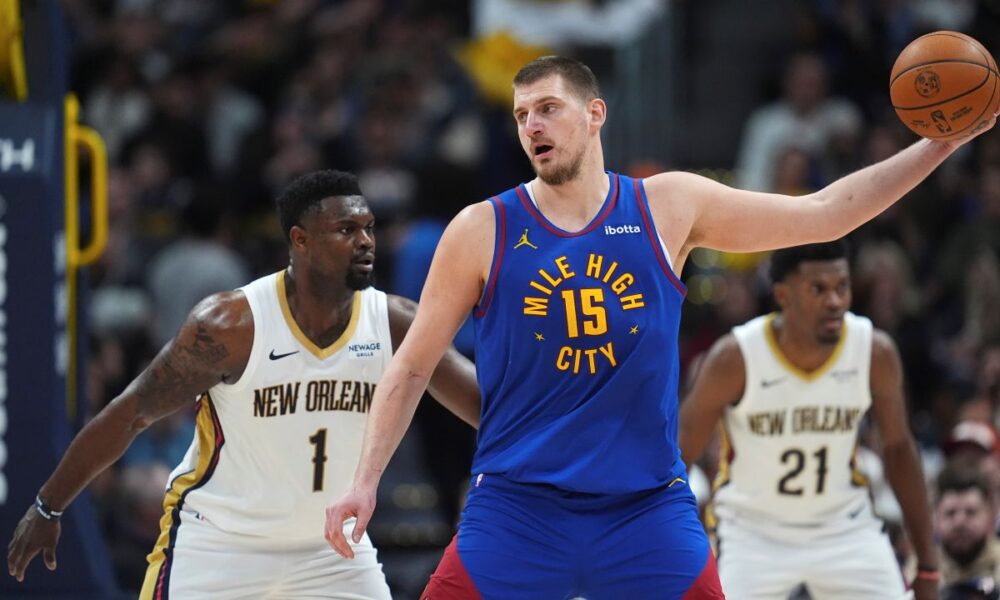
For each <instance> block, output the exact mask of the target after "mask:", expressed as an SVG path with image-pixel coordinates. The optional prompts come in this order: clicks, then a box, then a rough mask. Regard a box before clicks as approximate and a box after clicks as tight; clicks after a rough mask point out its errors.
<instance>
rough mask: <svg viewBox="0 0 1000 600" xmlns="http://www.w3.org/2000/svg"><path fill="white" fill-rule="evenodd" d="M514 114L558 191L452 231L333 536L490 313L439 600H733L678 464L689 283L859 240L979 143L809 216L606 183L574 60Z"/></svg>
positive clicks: (764, 203)
mask: <svg viewBox="0 0 1000 600" xmlns="http://www.w3.org/2000/svg"><path fill="white" fill-rule="evenodd" d="M513 113H514V119H515V121H516V123H517V130H518V134H519V137H520V141H521V146H522V148H523V149H524V151H525V153H526V154H527V155H528V158H529V160H530V161H531V164H532V166H533V167H534V169H535V172H536V173H537V175H538V176H537V177H536V178H535V179H533V180H532V181H530V182H528V183H526V184H523V185H518V186H517V187H516V188H513V189H511V190H508V191H506V192H504V193H502V194H500V195H498V196H496V197H494V198H492V199H490V200H488V201H486V202H481V203H478V204H474V205H471V206H469V207H467V208H465V209H464V210H463V211H462V212H461V213H460V214H459V215H458V216H457V217H455V219H454V220H453V221H452V222H451V224H450V225H449V226H448V228H447V230H446V231H445V233H444V236H443V237H442V239H441V242H440V244H439V245H438V248H437V253H436V256H435V258H434V261H433V264H432V266H431V270H430V273H429V275H428V278H427V282H426V284H425V286H424V291H423V295H422V298H421V302H420V308H419V309H418V312H417V317H416V319H415V320H414V324H413V329H411V333H410V335H408V336H407V337H406V339H405V340H404V341H403V344H402V346H400V349H399V352H398V353H397V354H396V355H395V356H394V357H393V360H392V364H391V365H390V366H389V368H388V370H387V371H386V375H385V379H384V380H383V382H382V384H381V385H379V388H378V391H377V392H376V396H377V398H376V403H375V406H374V412H373V414H372V416H371V419H370V421H369V423H368V426H367V428H366V432H365V442H364V447H363V450H362V454H361V461H360V463H359V465H358V469H357V470H356V472H355V480H354V486H353V489H352V490H351V491H350V492H349V493H347V494H345V495H344V496H343V497H342V498H341V499H340V500H338V501H337V502H336V503H334V504H333V505H331V506H330V507H329V508H328V509H327V529H326V535H327V537H328V539H329V541H330V544H331V545H332V546H333V547H334V548H335V549H337V551H338V552H340V553H342V554H343V555H345V556H351V555H352V550H351V548H350V545H349V544H348V540H347V539H346V538H345V536H344V535H343V533H342V531H343V524H344V521H345V519H348V518H350V517H357V522H356V523H355V527H354V530H353V534H352V539H353V540H355V541H356V540H358V539H360V538H361V535H362V534H363V532H364V530H365V527H366V526H367V524H368V522H369V519H370V518H371V515H372V512H373V510H374V507H375V492H376V488H377V486H378V483H379V479H380V477H381V475H382V473H383V471H384V470H385V467H386V464H387V463H388V461H389V458H390V457H391V456H392V454H393V452H394V451H395V449H396V447H397V445H398V444H399V441H400V439H401V438H402V436H403V433H404V432H405V430H406V428H407V427H408V425H409V423H410V420H411V419H412V415H413V412H414V408H415V406H416V403H417V401H418V399H419V398H420V396H421V393H422V392H423V390H424V387H425V386H426V384H427V381H428V377H429V375H430V374H431V372H432V371H433V368H434V365H436V364H437V360H438V358H439V357H440V356H441V354H442V353H443V352H444V350H445V348H447V347H448V343H449V341H450V340H451V338H452V336H453V335H454V334H455V331H456V330H457V329H458V327H459V325H460V324H461V323H462V322H463V320H464V319H465V318H466V316H467V315H468V314H469V312H472V313H473V316H474V322H475V329H476V361H477V364H478V378H479V385H480V386H481V391H482V398H483V403H482V410H483V413H482V416H481V422H480V430H479V437H478V448H477V451H476V455H475V458H474V461H473V478H472V482H473V485H472V486H471V489H470V492H469V495H468V499H467V504H466V508H465V511H464V513H463V518H462V522H461V524H460V526H459V531H458V535H457V540H456V541H455V542H453V543H452V545H451V546H449V547H448V548H447V549H446V551H445V555H444V557H443V559H442V562H441V564H440V565H439V567H438V570H437V572H436V573H435V574H434V576H433V577H432V579H431V582H430V584H429V585H428V588H427V590H426V592H425V597H427V598H429V599H430V600H442V599H445V598H477V597H480V596H481V597H485V598H519V599H524V598H539V599H542V598H544V599H551V598H572V597H574V596H582V597H585V598H588V599H589V600H596V599H601V598H721V597H722V592H721V590H720V585H719V579H718V575H717V574H716V570H715V561H714V559H713V557H712V554H711V552H710V550H709V545H708V540H707V538H706V536H705V533H704V531H703V530H702V528H701V526H700V524H699V521H698V518H697V514H696V512H697V511H696V506H695V501H694V498H693V496H692V494H691V491H690V490H689V489H688V485H687V482H686V479H687V475H686V472H685V466H684V463H683V462H682V461H681V459H680V455H679V452H678V448H677V379H678V358H677V332H678V323H679V320H680V312H681V303H682V301H683V298H684V291H685V289H684V285H683V284H682V283H681V282H680V281H679V280H678V278H677V274H678V273H680V272H681V270H682V269H683V266H684V263H685V261H686V260H687V257H688V255H689V253H690V252H691V250H692V249H693V248H695V247H699V246H704V247H709V248H716V249H719V250H725V251H731V252H751V251H760V250H769V249H773V248H778V247H783V246H792V245H798V244H803V243H807V242H814V241H819V240H829V239H834V238H837V237H840V236H842V235H844V234H845V233H847V232H848V231H850V230H852V229H853V228H855V227H857V226H858V225H860V224H862V223H864V222H865V221H867V220H868V219H871V218H872V217H874V216H875V215H877V214H878V213H879V212H881V211H883V210H885V209H886V208H887V207H888V206H890V205H891V204H892V203H893V202H895V201H896V200H898V199H899V198H900V197H901V196H903V195H904V194H905V193H906V192H908V191H909V190H911V189H912V188H913V187H914V186H916V185H917V184H918V183H919V182H920V181H921V180H923V178H924V177H926V176H927V175H928V174H929V173H930V172H931V171H932V170H933V169H934V168H935V167H936V166H937V165H939V164H940V163H941V162H942V161H943V160H944V159H945V158H947V157H948V156H949V155H950V154H951V153H952V152H954V150H955V149H956V148H957V147H958V146H959V143H941V142H932V141H928V140H923V141H920V142H918V143H916V144H914V145H913V146H911V147H910V148H908V149H906V150H904V151H902V152H901V153H899V154H898V155H896V156H894V157H892V158H890V159H888V160H886V161H884V162H881V163H879V164H876V165H873V166H870V167H868V168H866V169H863V170H861V171H859V172H857V173H854V174H852V175H849V176H847V177H844V178H843V179H841V180H839V181H837V182H835V183H833V184H831V185H830V186H828V187H827V188H824V189H823V190H820V191H818V192H816V193H814V194H810V195H808V196H805V197H801V198H791V197H787V196H782V195H777V194H765V193H755V192H747V191H740V190H736V189H732V188H729V187H727V186H725V185H722V184H720V183H716V182H714V181H711V180H709V179H706V178H704V177H700V176H698V175H694V174H691V173H681V172H673V173H661V174H658V175H655V176H653V177H649V178H647V179H644V180H636V179H631V178H628V177H625V176H622V175H619V174H617V173H613V172H608V171H605V169H604V156H603V151H602V148H601V137H600V133H601V127H602V126H603V125H604V121H605V117H606V106H605V103H604V101H603V100H601V99H600V93H599V90H598V85H597V81H596V79H595V78H594V75H593V73H592V72H591V71H590V69H589V68H587V67H586V66H585V65H583V64H581V63H579V62H577V61H575V60H572V59H568V58H562V57H553V56H550V57H544V58H540V59H537V60H535V61H533V62H531V63H529V64H528V65H526V66H525V67H524V68H522V69H521V71H520V72H519V73H518V74H517V76H516V77H515V79H514V109H513ZM994 120H995V116H994V117H993V118H992V119H991V122H990V125H992V124H993V121H994Z"/></svg>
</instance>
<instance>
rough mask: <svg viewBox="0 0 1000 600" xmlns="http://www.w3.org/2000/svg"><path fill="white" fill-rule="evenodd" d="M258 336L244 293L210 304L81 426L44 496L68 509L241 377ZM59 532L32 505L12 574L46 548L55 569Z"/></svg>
mask: <svg viewBox="0 0 1000 600" xmlns="http://www.w3.org/2000/svg"><path fill="white" fill-rule="evenodd" d="M252 339H253V318H252V316H250V308H249V305H248V304H247V302H246V299H245V298H244V297H243V294H242V293H241V292H227V293H223V294H217V295H215V296H212V297H210V298H208V299H206V300H204V301H202V302H201V303H200V304H199V305H198V306H196V307H195V308H194V310H193V311H192V312H191V315H190V316H189V317H188V319H187V321H186V322H185V323H184V325H183V326H182V327H181V329H180V331H179V332H178V334H177V336H176V337H175V338H174V339H173V340H171V341H170V342H169V343H167V345H166V346H164V347H163V349H162V350H161V351H160V353H159V354H158V355H157V356H156V358H154V359H153V361H152V362H151V363H150V365H149V366H148V367H147V368H146V369H145V370H144V371H143V372H142V373H141V374H140V375H139V376H138V377H137V378H136V379H135V380H134V381H133V382H132V383H131V384H129V386H128V388H126V389H125V391H124V392H122V393H121V395H119V396H118V397H117V398H115V399H114V400H113V401H112V402H111V403H110V404H108V406H106V407H105V408H104V409H103V410H102V411H101V412H100V413H98V415H97V416H96V417H94V418H93V419H92V420H91V421H90V422H89V423H87V425H86V426H85V427H84V428H83V429H81V430H80V433H79V434H78V435H77V436H76V438H74V439H73V441H72V442H71V443H70V445H69V448H67V450H66V453H65V454H64V455H63V458H62V460H61V461H59V465H58V466H57V467H56V469H55V471H54V472H53V473H52V475H51V476H50V477H49V479H48V480H47V481H46V482H45V484H44V485H42V487H41V489H40V490H39V491H38V497H39V498H40V499H41V500H42V501H43V502H44V503H45V504H46V505H48V507H49V508H51V509H52V510H54V511H57V512H61V511H62V510H64V509H65V508H66V507H67V506H68V505H69V504H70V502H72V501H73V499H74V498H76V496H77V495H78V494H79V493H80V491H81V490H83V488H85V487H86V486H87V484H89V483H90V482H91V481H92V480H93V479H94V478H95V477H96V476H97V475H98V474H100V473H101V472H102V471H103V470H104V469H106V468H107V467H108V466H110V465H111V464H112V463H114V462H115V461H116V460H118V458H119V457H121V455H122V454H123V453H124V452H125V450H126V449H128V447H129V445H131V443H132V441H133V440H134V439H135V437H136V436H137V435H139V433H141V432H142V431H144V430H145V429H146V428H147V427H149V426H150V425H152V424H153V423H154V422H156V421H157V420H159V419H161V418H163V417H165V416H167V415H169V414H170V413H173V412H174V411H176V410H178V409H180V408H181V407H183V406H185V405H190V404H191V403H192V401H193V400H194V399H195V398H196V397H197V395H198V394H200V393H202V392H204V391H206V390H208V389H209V388H210V387H212V386H213V385H215V384H216V383H219V382H220V381H224V380H230V379H231V380H235V379H236V378H238V377H239V375H240V374H241V373H242V372H243V369H244V368H245V367H246V363H247V360H248V358H249V353H250V345H251V341H252ZM59 532H60V528H59V521H58V520H48V519H46V518H44V517H43V516H42V514H41V512H40V511H39V510H36V508H35V506H31V507H30V508H29V509H28V511H27V513H25V515H24V517H23V518H22V519H21V521H20V523H18V525H17V528H16V529H15V530H14V536H13V539H12V540H11V542H10V544H9V545H8V547H7V568H8V570H9V571H10V574H11V575H12V576H14V577H16V578H17V580H18V581H23V579H24V571H25V569H26V568H27V566H28V564H29V563H30V562H31V560H32V559H33V558H34V557H35V555H37V554H38V553H39V552H42V553H43V557H44V559H45V563H46V565H47V566H48V568H49V569H50V570H53V569H55V567H56V558H55V547H56V544H57V543H58V541H59Z"/></svg>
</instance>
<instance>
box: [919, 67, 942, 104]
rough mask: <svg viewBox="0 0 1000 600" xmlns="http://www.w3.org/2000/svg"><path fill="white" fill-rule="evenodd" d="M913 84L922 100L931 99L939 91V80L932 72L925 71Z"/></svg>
mask: <svg viewBox="0 0 1000 600" xmlns="http://www.w3.org/2000/svg"><path fill="white" fill-rule="evenodd" d="M913 84H914V85H915V86H916V88H917V93H918V94H920V95H921V96H923V97H924V98H933V97H934V96H937V95H938V93H939V92H940V91H941V79H940V78H939V77H938V74H937V73H935V72H934V71H931V70H927V71H924V72H922V73H920V74H919V75H917V77H916V79H915V80H914V82H913Z"/></svg>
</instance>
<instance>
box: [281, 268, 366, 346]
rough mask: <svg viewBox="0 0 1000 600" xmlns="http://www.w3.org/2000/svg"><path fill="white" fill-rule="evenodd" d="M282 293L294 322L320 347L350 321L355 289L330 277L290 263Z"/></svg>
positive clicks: (328, 341)
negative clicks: (312, 272) (312, 274)
mask: <svg viewBox="0 0 1000 600" xmlns="http://www.w3.org/2000/svg"><path fill="white" fill-rule="evenodd" d="M285 294H286V295H287V300H288V308H289V310H290V311H291V313H292V318H293V319H295V323H296V324H298V326H299V329H301V330H302V333H304V334H306V337H308V338H309V339H310V340H312V342H313V343H315V344H316V345H317V346H319V347H320V348H325V347H327V346H329V345H330V344H332V343H333V342H334V341H336V340H337V338H339V337H340V334H342V333H343V332H344V329H346V328H347V324H348V323H349V322H350V321H351V310H352V308H353V306H354V294H355V291H354V290H352V289H349V288H348V287H347V286H345V285H342V284H334V283H332V282H330V281H329V278H323V277H310V276H309V275H308V273H304V272H303V270H301V269H299V270H296V269H295V268H294V267H291V266H290V267H288V270H287V271H285Z"/></svg>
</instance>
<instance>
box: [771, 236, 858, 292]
mask: <svg viewBox="0 0 1000 600" xmlns="http://www.w3.org/2000/svg"><path fill="white" fill-rule="evenodd" d="M847 253H848V247H847V241H846V240H844V239H839V240H834V241H832V242H823V243H820V244H806V245H804V246H792V247H791V248H782V249H781V250H776V251H775V252H774V253H773V254H771V270H770V275H771V283H778V282H780V281H784V280H785V277H788V275H790V274H791V273H793V272H795V271H796V270H797V269H798V268H799V265H800V264H801V263H804V262H806V261H810V260H837V259H838V258H847Z"/></svg>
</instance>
